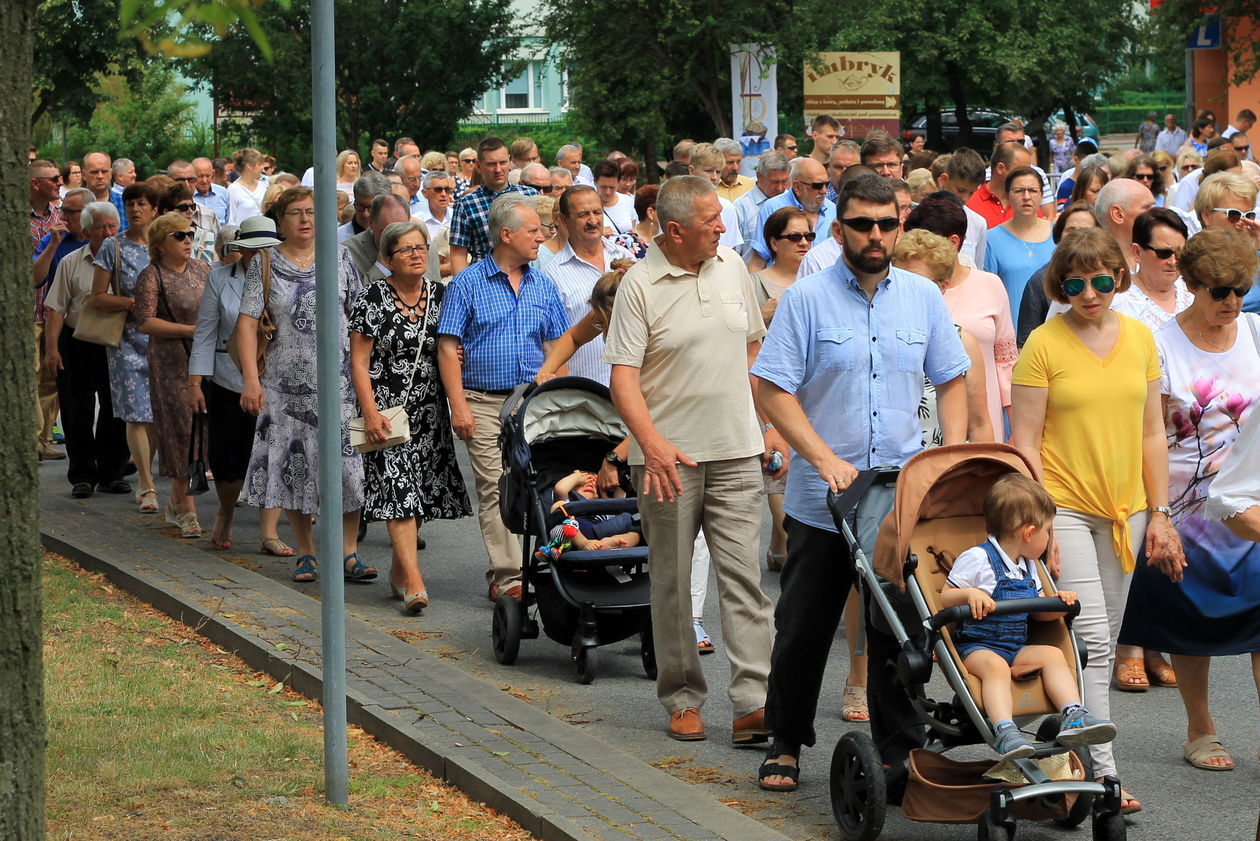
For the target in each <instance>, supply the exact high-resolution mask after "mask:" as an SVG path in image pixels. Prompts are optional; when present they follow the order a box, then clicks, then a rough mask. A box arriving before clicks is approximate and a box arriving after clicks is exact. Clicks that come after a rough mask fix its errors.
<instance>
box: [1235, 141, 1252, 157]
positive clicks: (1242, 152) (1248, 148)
mask: <svg viewBox="0 0 1260 841" xmlns="http://www.w3.org/2000/svg"><path fill="white" fill-rule="evenodd" d="M1234 151H1235V152H1237V153H1238V154H1240V155H1245V154H1247V153H1248V152H1250V151H1251V144H1250V143H1248V144H1247V145H1246V146H1235V147H1234Z"/></svg>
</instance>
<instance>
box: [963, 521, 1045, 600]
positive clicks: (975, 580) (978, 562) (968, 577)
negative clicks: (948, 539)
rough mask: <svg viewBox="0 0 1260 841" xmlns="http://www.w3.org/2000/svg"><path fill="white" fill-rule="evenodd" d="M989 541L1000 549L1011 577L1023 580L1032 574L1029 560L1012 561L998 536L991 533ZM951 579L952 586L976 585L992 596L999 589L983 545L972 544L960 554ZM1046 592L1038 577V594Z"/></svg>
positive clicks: (1000, 554) (967, 586)
mask: <svg viewBox="0 0 1260 841" xmlns="http://www.w3.org/2000/svg"><path fill="white" fill-rule="evenodd" d="M989 543H990V544H992V545H993V547H994V548H995V549H997V550H998V555H999V556H1000V557H1001V558H1002V564H1003V566H1005V567H1006V574H1007V575H1008V576H1010V577H1011V578H1015V579H1017V580H1019V581H1023V580H1024V578H1026V577H1027V576H1028V575H1030V574H1031V569H1030V568H1029V567H1028V561H1027V560H1026V559H1024V558H1020V559H1019V563H1016V562H1015V561H1012V560H1011V559H1010V557H1009V556H1008V555H1007V554H1006V553H1005V552H1003V551H1002V547H1001V546H999V545H998V542H997V538H996V537H994V536H993V535H989ZM946 580H948V581H949V584H950V586H951V587H957V588H958V589H959V590H966V589H968V588H970V587H974V588H976V589H977V590H983V591H985V592H986V593H988V594H989V595H990V596H991V595H993V591H994V590H996V589H997V577H996V576H995V575H994V574H993V565H992V564H990V563H989V555H988V553H987V552H985V551H984V547H983V546H972V547H971V548H970V549H968V550H966V551H965V552H963V553H962V554H960V555H959V556H958V558H957V559H956V560H955V561H954V567H953V569H951V570H950V571H949V578H948V579H946ZM1043 592H1044V590H1043V588H1042V586H1041V578H1040V577H1038V578H1037V595H1039V596H1040V595H1042V594H1043Z"/></svg>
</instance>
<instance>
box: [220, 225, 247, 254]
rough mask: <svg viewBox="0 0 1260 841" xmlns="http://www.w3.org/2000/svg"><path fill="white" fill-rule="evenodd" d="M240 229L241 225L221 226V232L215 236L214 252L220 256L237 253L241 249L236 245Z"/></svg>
mask: <svg viewBox="0 0 1260 841" xmlns="http://www.w3.org/2000/svg"><path fill="white" fill-rule="evenodd" d="M240 229H241V228H240V226H239V225H223V226H221V227H220V228H219V232H218V233H217V234H215V235H214V250H215V251H218V252H219V253H220V254H225V253H227V252H228V251H235V250H236V249H237V248H238V247H239V246H237V244H236V233H237V231H239V230H240Z"/></svg>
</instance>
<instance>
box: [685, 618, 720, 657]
mask: <svg viewBox="0 0 1260 841" xmlns="http://www.w3.org/2000/svg"><path fill="white" fill-rule="evenodd" d="M691 624H692V627H694V628H695V631H696V648H697V649H698V650H699V651H700V653H701V654H712V653H713V652H715V651H717V647H716V646H715V645H714V644H713V640H711V639H709V635H708V634H707V633H705V630H704V623H703V622H702V621H701V620H699V619H692V620H691Z"/></svg>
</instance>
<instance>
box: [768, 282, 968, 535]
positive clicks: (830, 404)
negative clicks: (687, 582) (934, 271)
mask: <svg viewBox="0 0 1260 841" xmlns="http://www.w3.org/2000/svg"><path fill="white" fill-rule="evenodd" d="M970 367H971V361H970V360H969V359H968V358H967V352H966V351H965V350H964V349H963V345H962V340H961V339H960V338H959V337H958V331H957V329H956V328H955V327H954V323H953V319H952V318H950V315H949V311H948V310H947V309H946V308H945V298H944V297H943V296H942V295H941V293H940V290H938V289H937V288H936V285H935V284H934V283H932V281H930V280H928V279H927V278H924V277H920V276H919V275H916V274H911V273H910V272H907V271H903V270H901V269H897V268H891V267H890V268H889V270H888V277H886V278H885V279H884V280H882V281H880V283H879V286H877V287H876V289H875V295H874V297H872V298H870V299H868V298H867V297H866V292H864V291H863V290H862V287H861V286H859V285H858V282H857V278H856V277H855V276H854V274H853V272H852V270H850V269H849V267H848V265H847V264H846V263H845V261H844V259H843V258H841V259H840V260H837V261H836V263H835V265H833V266H832V267H831V268H828V269H824V270H823V271H821V272H818V273H816V274H812V275H810V276H809V277H806V278H803V279H801V280H798V281H797V282H796V283H794V284H792V285H791V286H789V287H788V290H787V292H785V293H783V297H782V298H781V299H780V300H779V305H778V308H777V309H776V310H775V313H774V320H773V321H772V322H771V323H770V331H769V332H768V333H767V334H766V338H765V340H764V343H763V345H762V347H761V352H760V353H759V354H758V355H757V361H756V362H755V363H754V364H753V367H752V373H753V374H754V375H756V376H758V377H760V378H761V379H763V380H766V381H768V382H771V383H774V384H775V385H777V386H778V387H779V388H781V389H783V390H784V391H786V392H788V393H789V394H793V395H795V396H796V399H797V400H798V401H800V404H801V408H802V409H803V410H804V411H805V416H806V417H807V418H809V422H810V424H811V425H812V426H813V427H814V430H815V431H816V432H817V433H818V435H819V436H820V437H821V438H822V440H823V441H825V442H827V445H828V446H830V447H831V450H832V452H834V453H835V454H836V455H838V456H839V457H840V458H842V459H844V460H845V461H847V462H849V463H850V464H852V465H853V466H854V467H856V468H857V469H858V470H865V469H867V468H869V467H873V466H879V465H898V466H899V465H901V464H904V463H905V462H906V461H907V460H908V459H909V458H910V457H911V456H912V455H914V454H915V453H917V452H918V451H919V450H921V449H922V448H923V445H922V435H923V431H922V429H921V428H920V426H919V401H920V399H921V398H922V397H923V380H924V377H925V376H926V377H927V379H929V380H931V381H932V383H933V384H935V385H940V384H942V383H946V382H949V381H950V380H952V379H954V378H955V377H957V376H959V375H960V374H963V373H965V372H966V371H967V369H968V368H970ZM792 456H793V457H792V460H791V467H790V469H789V470H788V479H787V492H786V494H785V496H784V499H783V510H784V511H786V512H787V513H788V514H789V515H791V516H792V517H793V518H795V519H796V520H798V521H800V522H802V523H805V524H806V525H810V526H814V527H815V528H820V529H827V530H828V531H835V530H836V527H835V523H834V522H833V521H832V518H831V513H830V512H829V511H828V510H827V483H826V482H824V481H823V480H822V479H821V478H820V477H819V475H818V471H817V470H815V469H814V466H813V465H812V464H810V463H809V462H807V461H806V460H805V459H803V458H798V457H796V453H793V454H792Z"/></svg>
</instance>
